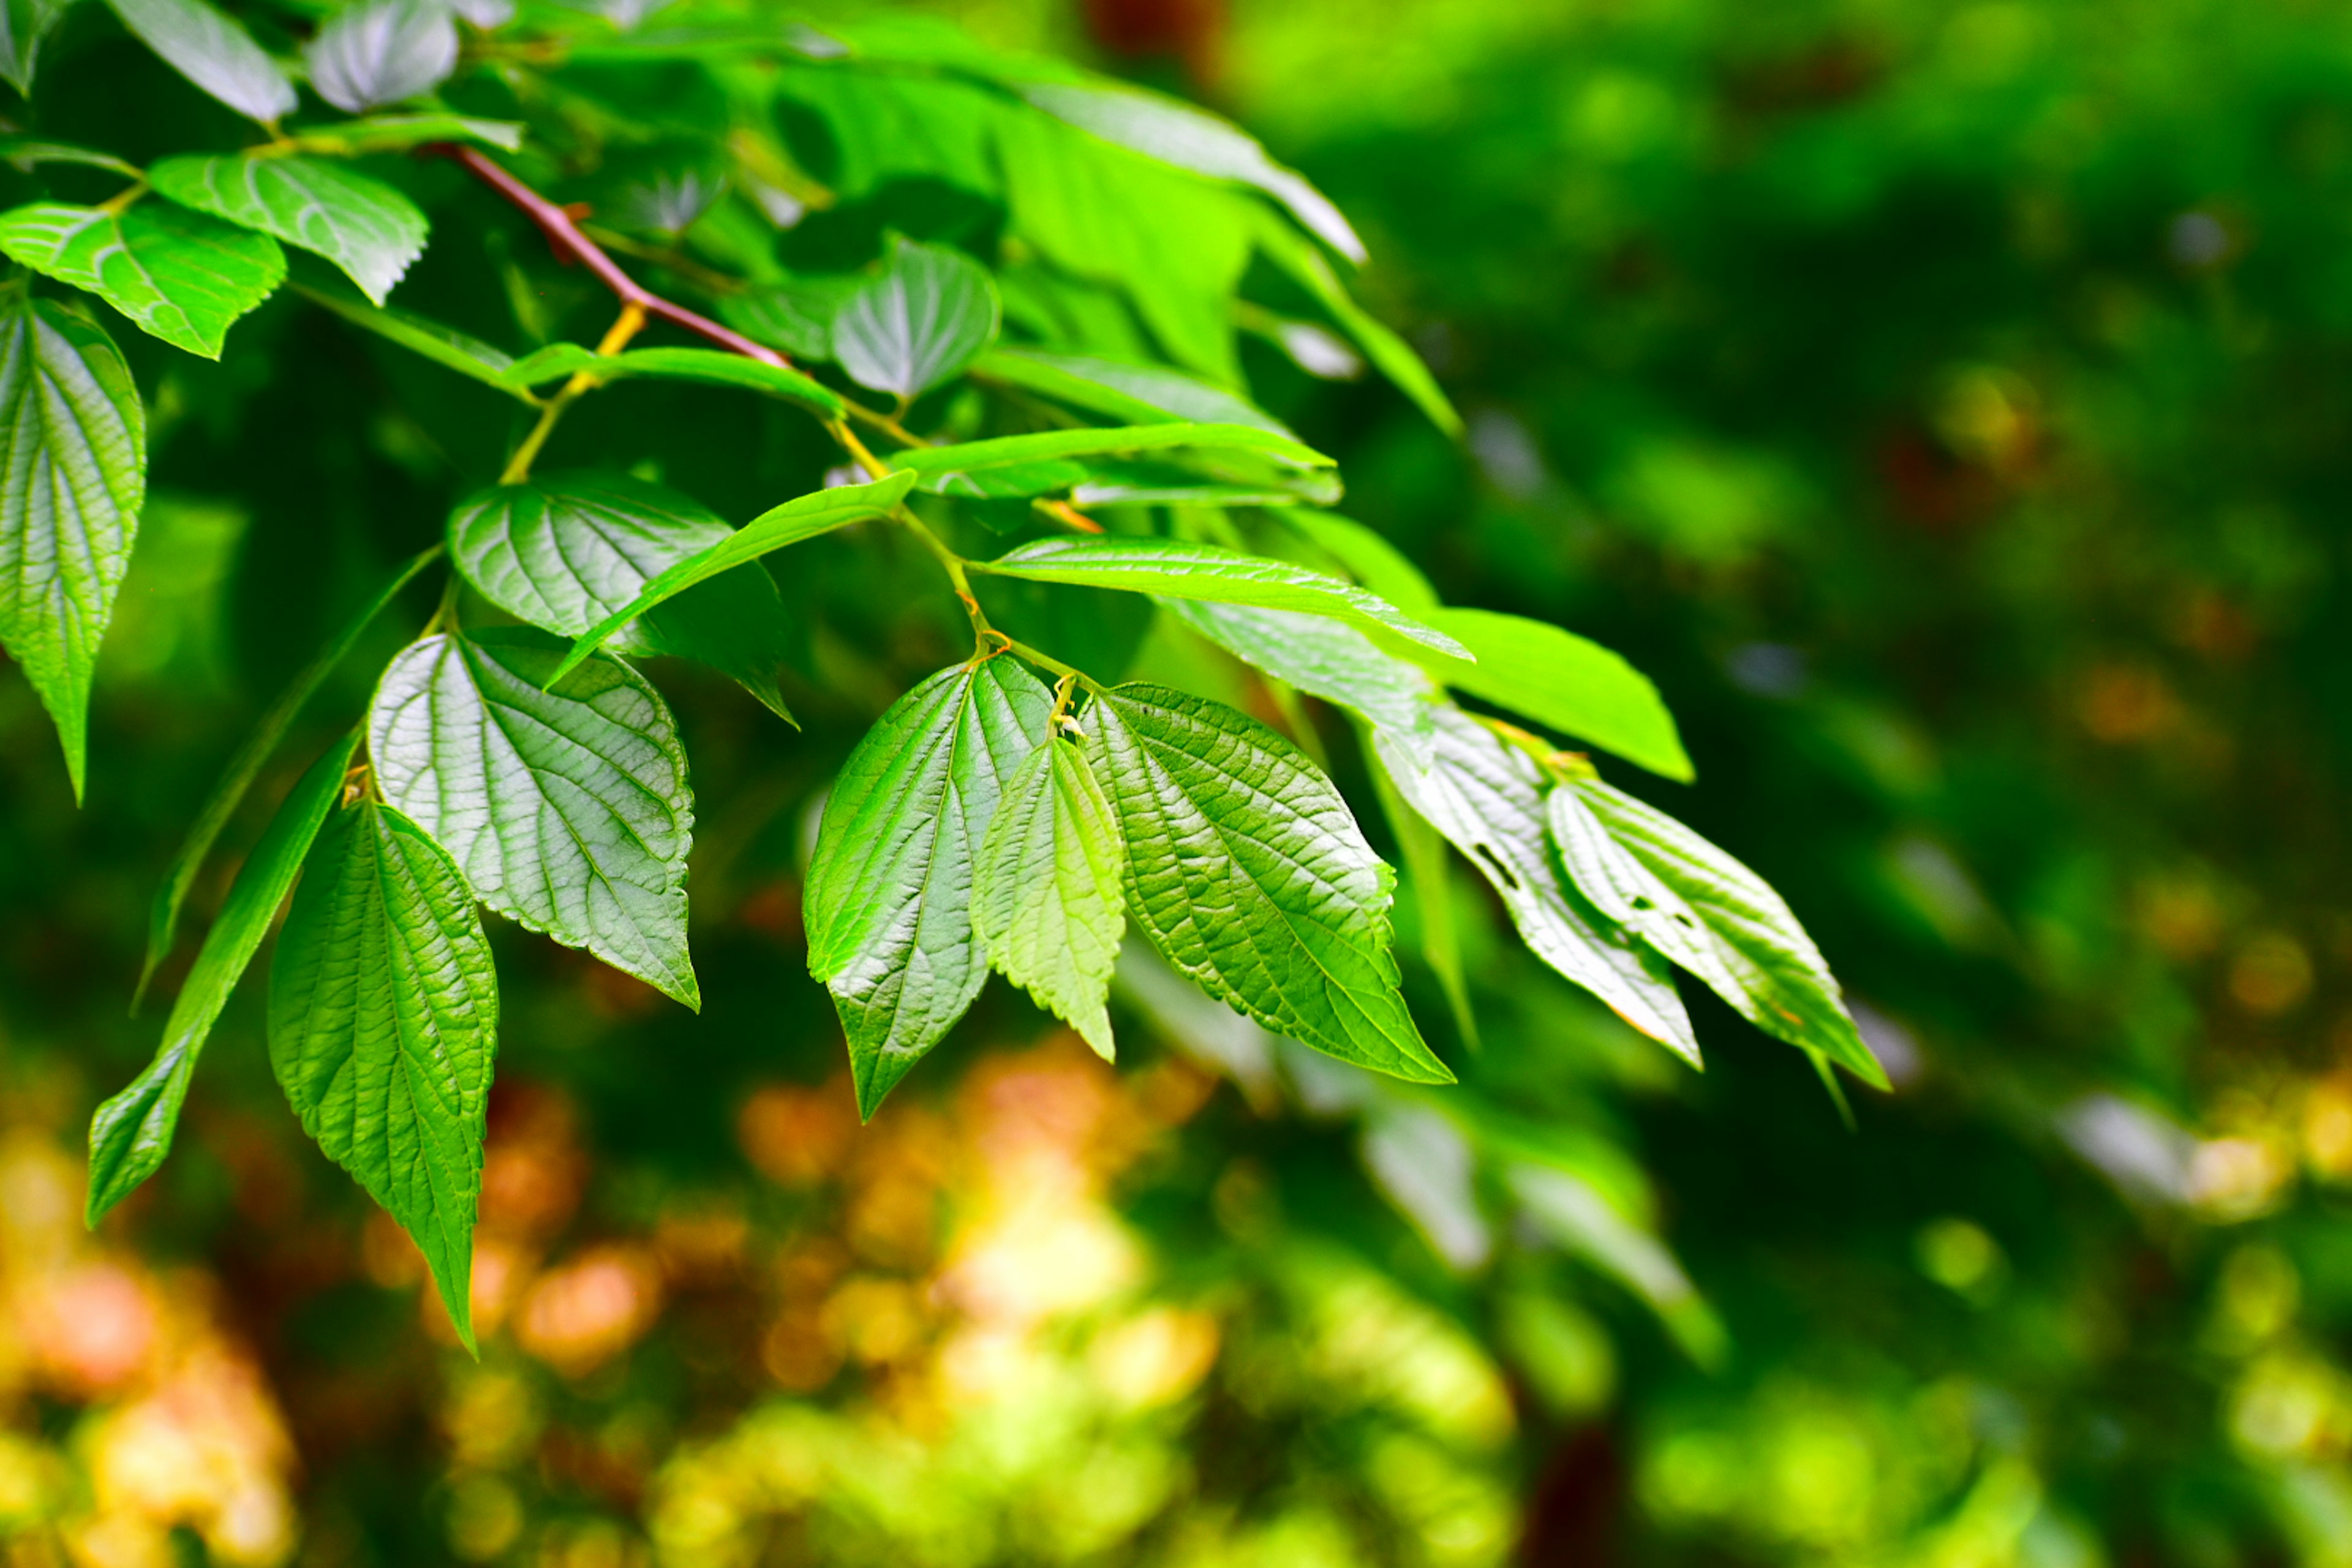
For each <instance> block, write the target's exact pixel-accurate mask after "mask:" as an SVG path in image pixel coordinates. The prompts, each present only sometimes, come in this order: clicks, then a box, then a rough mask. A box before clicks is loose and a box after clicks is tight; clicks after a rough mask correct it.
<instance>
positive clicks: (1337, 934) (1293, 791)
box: [1083, 685, 1453, 1083]
mask: <svg viewBox="0 0 2352 1568" xmlns="http://www.w3.org/2000/svg"><path fill="white" fill-rule="evenodd" d="M1083 723H1084V726H1085V728H1086V730H1087V752H1088V755H1089V756H1090V757H1091V758H1092V759H1093V761H1094V763H1095V772H1096V774H1097V776H1098V777H1099V778H1100V779H1101V780H1102V782H1103V785H1104V788H1105V789H1106V791H1107V792H1108V794H1109V795H1110V797H1111V799H1112V802H1113V803H1114V804H1115V805H1117V807H1118V816H1119V822H1120V825H1121V827H1122V830H1123V832H1124V834H1125V837H1126V840H1127V851H1128V877H1129V881H1128V900H1127V903H1128V910H1129V913H1130V914H1131V915H1132V916H1133V918H1134V920H1135V922H1136V923H1137V924H1138V925H1139V926H1141V927H1142V928H1143V930H1144V931H1145V932H1146V933H1148V934H1149V935H1150V938H1151V941H1152V942H1153V944H1154V945H1155V946H1157V947H1158V948H1159V949H1160V952H1162V953H1163V954H1165V955H1166V957H1167V958H1168V961H1169V962H1170V963H1173V964H1174V965H1175V966H1176V967H1177V968H1179V969H1181V970H1182V971H1183V972H1184V973H1187V974H1189V975H1191V976H1192V978H1193V979H1194V980H1195V981H1197V982H1198V983H1199V984H1202V986H1204V987H1206V988H1207V989H1208V990H1209V991H1210V992H1211V993H1212V994H1214V995H1217V996H1219V997H1222V998H1223V999H1224V1000H1225V1001H1227V1002H1230V1003H1232V1004H1233V1005H1234V1006H1235V1007H1238V1008H1240V1009H1241V1010H1242V1011H1243V1012H1244V1013H1247V1014H1248V1015H1249V1016H1251V1017H1252V1018H1254V1019H1255V1020H1256V1021H1257V1022H1258V1023H1260V1024H1262V1025H1264V1026H1265V1027H1267V1028H1268V1029H1271V1030H1273V1031H1274V1032H1276V1034H1280V1035H1286V1036H1288V1037H1291V1038H1292V1039H1295V1040H1298V1041H1300V1042H1301V1043H1303V1044H1306V1045H1309V1046H1312V1047H1315V1048H1316V1049H1317V1050H1319V1051H1323V1052H1325V1053H1327V1054H1328V1055H1330V1056H1334V1057H1337V1058H1339V1059H1341V1060H1343V1061H1350V1062H1354V1063H1357V1064H1358V1065H1359V1066H1362V1067H1368V1068H1372V1069H1374V1070H1375V1071H1378V1072H1384V1073H1389V1074H1392V1075H1393V1076H1395V1077H1398V1078H1402V1079H1411V1080H1412V1081H1415V1082H1421V1083H1445V1082H1450V1081H1452V1078H1453V1075H1452V1074H1451V1073H1449V1072H1448V1071H1447V1070H1446V1068H1445V1066H1444V1063H1442V1062H1440V1061H1439V1060H1438V1059H1437V1058H1436V1057H1435V1056H1434V1055H1433V1053H1432V1052H1431V1051H1430V1049H1429V1047H1428V1046H1427V1045H1426V1044H1424V1043H1423V1040H1422V1037H1421V1033H1420V1030H1419V1029H1418V1028H1416V1027H1415V1026H1414V1024H1413V1021H1412V1015H1411V1014H1410V1013H1409V1012H1407V1011H1406V1009H1405V1005H1404V999H1403V997H1402V995H1401V994H1399V993H1398V990H1397V968H1396V960H1395V958H1394V956H1393V955H1392V954H1391V951H1390V946H1391V931H1390V925H1389V909H1390V904H1391V900H1392V897H1393V893H1392V889H1393V886H1394V881H1395V878H1394V875H1393V873H1391V871H1390V869H1389V868H1388V867H1387V866H1386V865H1385V864H1384V863H1382V861H1381V858H1380V857H1379V856H1377V855H1375V854H1373V853H1372V849H1371V846H1370V845H1369V844H1368V843H1366V842H1365V840H1364V836H1363V831H1362V829H1360V827H1358V826H1357V825H1356V819H1355V817H1354V816H1352V815H1351V814H1350V813H1349V810H1348V805H1347V803H1346V802H1345V801H1344V800H1342V799H1341V798H1340V797H1339V791H1338V790H1336V789H1335V788H1333V787H1332V785H1331V782H1330V780H1328V779H1327V778H1325V777H1324V776H1323V774H1322V773H1321V772H1320V771H1319V770H1318V769H1317V768H1316V766H1315V764H1314V763H1311V762H1309V761H1308V760H1307V758H1306V757H1305V756H1304V755H1303V754H1301V753H1300V752H1299V751H1298V750H1297V747H1295V746H1293V745H1291V743H1290V742H1287V741H1286V740H1284V739H1283V738H1282V737H1281V736H1279V735H1277V734H1276V733H1275V732H1274V731H1272V730H1269V729H1267V728H1266V727H1265V725H1263V724H1260V723H1259V722H1257V721H1255V720H1254V719H1252V718H1250V717H1249V716H1248V715H1246V714H1244V713H1239V712H1236V711H1234V710H1233V709H1231V708H1227V707H1225V706H1224V705H1223V704H1222V703H1218V702H1212V701H1209V700H1207V699H1205V698H1200V697H1193V696H1191V695H1188V694H1187V693H1184V692H1181V691H1175V690H1171V689H1168V688H1166V687H1160V686H1146V685H1129V686H1121V687H1118V688H1116V689H1112V690H1110V691H1108V692H1106V693H1104V694H1103V695H1102V696H1100V697H1099V698H1097V700H1095V701H1094V702H1093V703H1091V704H1089V705H1088V707H1087V710H1086V712H1085V714H1084V716H1083Z"/></svg>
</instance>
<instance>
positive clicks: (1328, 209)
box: [1021, 81, 1366, 262]
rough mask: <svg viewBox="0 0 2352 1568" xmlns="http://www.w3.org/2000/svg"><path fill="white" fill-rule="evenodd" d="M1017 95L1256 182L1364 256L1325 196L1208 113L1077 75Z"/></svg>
mask: <svg viewBox="0 0 2352 1568" xmlns="http://www.w3.org/2000/svg"><path fill="white" fill-rule="evenodd" d="M1021 96H1022V97H1024V98H1025V99H1027V100H1029V101H1030V102H1031V103H1033V104H1035V105H1036V106H1037V107H1038V108H1040V109H1042V110H1045V112H1046V113H1048V114H1050V115H1053V116H1054V117H1055V119H1057V120H1066V121H1069V122H1070V123H1071V124H1073V125H1076V126H1077V127H1079V128H1080V129H1081V130H1085V131H1091V132H1094V133H1095V134H1096V135H1097V136H1099V137H1101V138H1102V139H1103V140H1104V141H1106V142H1115V143H1117V144H1118V145H1119V146H1121V147H1128V148H1132V149H1133V150H1134V151H1136V152H1138V153H1143V154H1145V155H1146V156H1148V157H1152V158H1157V159H1159V160H1160V162H1162V163H1173V164H1175V165H1176V166H1177V167H1178V168H1180V169H1189V170H1191V171H1192V173H1194V174H1206V175H1208V176H1210V177H1211V178H1213V179H1220V180H1237V181H1239V182H1241V183H1242V184H1247V185H1255V186H1256V187H1257V188H1258V189H1259V190H1262V191H1264V192H1265V194H1266V195H1270V196H1272V197H1273V198H1274V199H1275V200H1276V201H1278V202H1280V203H1281V204H1282V205H1284V206H1286V207H1287V208H1289V209H1290V216H1293V217H1295V218H1297V220H1298V221H1299V222H1300V223H1301V224H1303V225H1305V226H1306V227H1307V230H1308V232H1310V233H1312V234H1313V235H1314V236H1315V237H1317V238H1318V239H1320V240H1322V241H1323V243H1324V244H1326V245H1328V246H1329V247H1331V248H1332V249H1334V250H1336V251H1338V252H1339V254H1340V255H1342V256H1344V257H1346V258H1348V259H1349V260H1350V261H1357V262H1360V261H1362V260H1364V259H1365V255H1366V253H1365V250H1364V242H1363V241H1362V240H1361V239H1359V238H1358V237H1356V231H1355V230H1354V229H1353V228H1352V227H1350V226H1349V223H1348V220H1347V219H1346V218H1345V217H1343V216H1340V212H1339V208H1338V207H1336V206H1333V205H1331V200H1330V198H1329V197H1328V196H1326V195H1324V194H1323V193H1322V192H1320V191H1318V190H1317V189H1316V188H1315V187H1314V186H1313V185H1311V184H1307V181H1306V180H1305V179H1303V178H1301V177H1300V176H1299V175H1297V174H1294V173H1292V172H1291V171H1290V170H1288V169H1286V168H1284V167H1282V165H1280V164H1279V163H1276V162H1275V161H1274V160H1273V159H1271V158H1269V157H1267V156H1266V153H1265V148H1264V147H1262V146H1260V145H1258V143H1257V142H1256V141H1255V140H1254V139H1253V138H1251V137H1249V136H1246V135H1244V133H1243V132H1241V131H1239V130H1237V129H1236V128H1235V127H1234V126H1233V125H1231V124H1229V123H1227V122H1226V121H1223V120H1220V119H1218V118H1217V117H1216V116H1214V115H1213V114H1207V113H1203V112H1202V110H1198V109H1195V108H1193V107H1192V105H1191V104H1188V103H1180V102H1178V101H1177V100H1174V99H1169V98H1162V97H1160V95H1159V94H1157V93H1150V92H1139V91H1136V90H1134V89H1129V88H1124V87H1118V88H1113V87H1097V86H1094V85H1091V84H1087V83H1078V82H1063V81H1034V82H1028V83H1024V85H1023V87H1022V89H1021Z"/></svg>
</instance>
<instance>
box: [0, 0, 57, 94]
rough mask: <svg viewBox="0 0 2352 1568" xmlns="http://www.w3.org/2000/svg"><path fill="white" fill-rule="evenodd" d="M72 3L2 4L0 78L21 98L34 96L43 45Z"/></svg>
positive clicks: (22, 0)
mask: <svg viewBox="0 0 2352 1568" xmlns="http://www.w3.org/2000/svg"><path fill="white" fill-rule="evenodd" d="M72 3H73V0H5V3H0V79H5V80H6V81H7V83H8V85H9V86H10V87H13V88H15V89H16V96H17V97H19V98H30V97H32V96H33V73H34V71H35V69H36V68H37V67H38V65H39V64H40V57H41V46H42V44H44V43H46V42H47V39H48V36H49V33H50V31H51V29H53V28H54V27H56V26H57V25H58V18H59V17H61V16H64V15H65V14H66V7H67V6H68V5H71V4H72Z"/></svg>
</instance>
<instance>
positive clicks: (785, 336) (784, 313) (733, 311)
mask: <svg viewBox="0 0 2352 1568" xmlns="http://www.w3.org/2000/svg"><path fill="white" fill-rule="evenodd" d="M856 288H857V283H856V279H848V278H795V279H793V280H792V281H791V282H789V283H778V284H772V285H770V286H768V287H767V288H763V289H755V290H753V291H752V292H751V293H748V294H730V295H729V296H727V297H726V298H725V299H723V300H719V315H720V316H721V317H722V318H724V319H725V321H726V322H727V324H728V325H729V326H730V327H733V328H734V329H735V330H736V331H739V332H741V333H742V334H743V335H744V336H745V337H748V338H753V339H756V340H758V341H759V342H763V343H766V344H768V345H770V346H771V347H773V348H780V349H782V350H783V351H784V352H785V353H788V354H790V355H792V356H793V358H794V359H804V360H830V359H831V358H833V318H834V317H835V315H836V314H838V313H839V311H840V310H841V302H842V301H843V300H845V299H847V298H848V297H849V296H850V294H851V293H853V292H854V291H856Z"/></svg>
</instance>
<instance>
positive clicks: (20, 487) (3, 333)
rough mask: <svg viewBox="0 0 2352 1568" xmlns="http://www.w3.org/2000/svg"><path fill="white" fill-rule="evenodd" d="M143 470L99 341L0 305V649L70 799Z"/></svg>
mask: <svg viewBox="0 0 2352 1568" xmlns="http://www.w3.org/2000/svg"><path fill="white" fill-rule="evenodd" d="M146 474H147V421H146V415H145V413H144V412H143V410H142V408H141V407H140V404H139V391H138V388H137V387H136V386H135V385H133V384H132V383H131V372H130V371H129V369H128V368H126V367H125V366H124V364H123V363H122V356H121V354H120V353H117V352H116V351H115V347H114V344H113V343H112V342H110V341H109V339H108V338H107V336H106V334H105V333H104V332H102V331H99V330H98V329H97V328H96V327H94V326H91V325H90V324H89V322H87V321H83V320H81V319H80V318H79V317H78V316H74V315H70V314H68V313H67V312H66V311H64V310H59V309H58V307H57V306H55V305H52V304H50V303H48V302H47V300H33V299H31V298H30V297H29V296H28V295H27V294H26V291H25V290H24V289H22V288H18V289H11V290H9V291H8V292H7V293H6V295H5V297H0V645H5V647H7V650H8V653H9V656H10V657H11V658H14V659H16V662H17V663H18V664H19V665H21V666H23V667H24V670H25V678H26V679H27V680H29V681H31V682H32V684H33V689H34V690H35V691H36V692H37V693H39V695H40V699H41V703H42V705H43V706H44V707H46V708H47V710H49V717H50V719H51V720H52V721H54V722H55V723H56V725H57V730H58V741H59V742H61V743H62V744H63V746H64V748H65V754H66V772H67V773H68V776H69V777H70V778H71V779H72V781H73V788H74V798H76V799H77V800H79V798H80V797H81V791H82V770H83V759H84V755H85V753H86V751H87V749H88V748H87V726H88V720H89V681H90V672H91V669H92V668H93V667H94V666H95V665H96V663H97V661H98V648H99V643H100V639H101V638H102V637H105V635H106V626H107V622H108V620H109V619H110V617H111V616H113V613H114V598H115V595H116V593H117V592H118V591H119V590H120V589H121V586H122V578H123V574H124V573H126V572H127V571H128V570H129V569H130V565H131V542H132V540H133V539H134V538H135V537H136V536H137V533H138V529H139V509H140V506H141V504H142V501H143V500H145V497H146Z"/></svg>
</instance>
